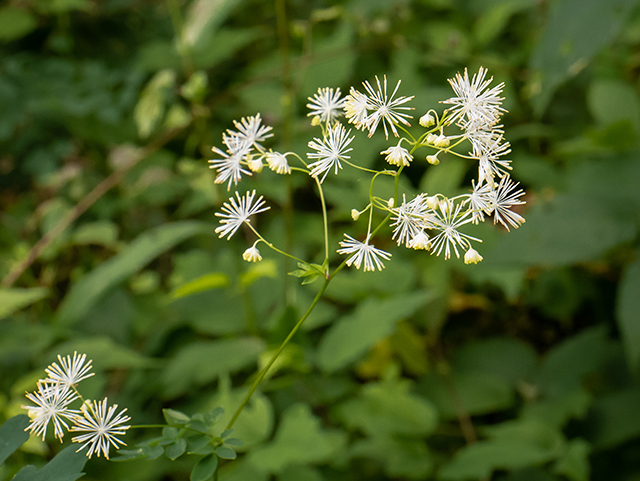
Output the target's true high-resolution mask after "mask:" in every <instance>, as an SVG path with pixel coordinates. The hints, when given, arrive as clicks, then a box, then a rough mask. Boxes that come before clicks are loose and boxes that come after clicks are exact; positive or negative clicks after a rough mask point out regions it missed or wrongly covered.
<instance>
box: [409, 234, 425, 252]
mask: <svg viewBox="0 0 640 481" xmlns="http://www.w3.org/2000/svg"><path fill="white" fill-rule="evenodd" d="M407 247H410V248H411V249H416V250H420V249H423V250H429V249H431V240H430V239H429V236H428V235H427V233H426V232H425V231H424V230H421V231H420V232H418V233H417V234H416V235H415V236H413V238H412V239H411V240H410V241H409V244H408V245H407Z"/></svg>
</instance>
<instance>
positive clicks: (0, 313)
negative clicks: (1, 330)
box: [0, 287, 50, 319]
mask: <svg viewBox="0 0 640 481" xmlns="http://www.w3.org/2000/svg"><path fill="white" fill-rule="evenodd" d="M49 294H50V292H49V289H47V288H46V287H32V288H29V289H23V288H18V287H14V288H9V289H6V288H0V319H4V318H5V317H9V316H10V315H11V314H13V313H14V312H16V311H18V310H20V309H22V308H24V307H27V306H29V305H31V304H33V303H34V302H38V301H39V300H40V299H44V298H46V297H48V296H49Z"/></svg>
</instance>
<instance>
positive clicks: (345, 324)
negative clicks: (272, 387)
mask: <svg viewBox="0 0 640 481" xmlns="http://www.w3.org/2000/svg"><path fill="white" fill-rule="evenodd" d="M430 300H431V295H430V294H429V293H425V292H413V293H411V294H404V295H399V296H395V297H392V298H390V299H385V300H377V299H368V300H367V301H365V302H364V303H362V304H361V305H360V306H358V307H357V308H356V311H355V312H354V313H353V314H351V315H349V316H346V317H343V318H342V319H340V320H339V321H337V322H336V323H335V324H334V325H333V326H331V327H330V328H329V330H328V331H327V332H326V333H325V334H324V336H323V337H322V339H321V341H320V345H319V346H318V364H319V365H320V368H321V369H322V370H323V371H325V372H332V371H335V370H337V369H340V368H341V367H344V366H345V365H347V364H348V363H350V362H352V361H354V360H356V359H357V358H358V357H359V356H361V355H362V354H364V353H366V352H367V351H368V350H369V349H370V348H371V347H372V346H373V345H374V344H375V343H376V342H378V341H379V340H380V339H383V338H384V337H387V336H389V335H391V334H393V331H394V329H395V325H396V323H397V322H398V321H400V320H401V319H405V318H407V317H409V316H411V315H412V314H413V313H414V312H416V311H417V310H418V309H419V308H420V307H422V306H424V305H425V304H426V303H427V302H429V301H430Z"/></svg>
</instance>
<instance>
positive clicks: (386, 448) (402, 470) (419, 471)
mask: <svg viewBox="0 0 640 481" xmlns="http://www.w3.org/2000/svg"><path fill="white" fill-rule="evenodd" d="M350 454H351V456H353V457H357V458H360V457H362V458H368V459H369V460H371V461H372V462H374V463H377V462H382V463H383V464H384V471H385V473H386V474H387V475H388V476H389V477H391V478H394V479H396V478H402V479H404V478H408V479H417V480H421V479H428V476H429V474H430V473H431V471H432V470H433V468H434V465H435V462H434V457H433V456H432V455H431V453H430V452H429V449H428V448H427V445H426V443H425V442H424V441H423V440H421V439H411V438H393V437H387V436H374V437H372V438H367V439H362V440H359V441H356V442H355V443H354V444H353V447H352V448H351V450H350Z"/></svg>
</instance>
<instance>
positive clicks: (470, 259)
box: [464, 247, 482, 264]
mask: <svg viewBox="0 0 640 481" xmlns="http://www.w3.org/2000/svg"><path fill="white" fill-rule="evenodd" d="M481 260H482V256H481V255H480V254H479V253H478V251H477V250H475V249H474V248H473V247H469V250H468V251H467V252H465V254H464V263H465V264H477V263H478V262H480V261H481Z"/></svg>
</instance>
